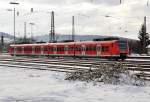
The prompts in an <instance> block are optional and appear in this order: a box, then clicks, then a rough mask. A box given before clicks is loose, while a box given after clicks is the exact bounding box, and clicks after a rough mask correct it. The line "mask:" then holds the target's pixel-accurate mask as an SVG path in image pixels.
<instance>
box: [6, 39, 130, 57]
mask: <svg viewBox="0 0 150 102" xmlns="http://www.w3.org/2000/svg"><path fill="white" fill-rule="evenodd" d="M14 51H15V52H14ZM8 52H9V54H11V55H12V56H13V55H14V53H15V55H18V56H21V55H22V56H48V57H79V58H82V57H97V58H115V59H125V58H126V57H127V55H128V54H129V47H128V42H127V41H126V40H111V41H83V42H66V43H42V44H15V45H10V47H9V49H8Z"/></svg>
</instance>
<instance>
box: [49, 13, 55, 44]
mask: <svg viewBox="0 0 150 102" xmlns="http://www.w3.org/2000/svg"><path fill="white" fill-rule="evenodd" d="M49 42H55V23H54V11H52V12H51V30H50V34H49Z"/></svg>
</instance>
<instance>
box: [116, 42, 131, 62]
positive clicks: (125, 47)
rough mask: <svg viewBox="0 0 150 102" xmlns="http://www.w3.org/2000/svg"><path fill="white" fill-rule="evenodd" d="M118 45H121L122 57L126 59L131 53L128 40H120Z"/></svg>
mask: <svg viewBox="0 0 150 102" xmlns="http://www.w3.org/2000/svg"><path fill="white" fill-rule="evenodd" d="M118 45H119V53H120V59H122V60H124V59H126V58H127V55H128V54H129V47H128V41H127V40H119V41H118Z"/></svg>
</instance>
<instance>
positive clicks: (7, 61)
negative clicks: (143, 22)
mask: <svg viewBox="0 0 150 102" xmlns="http://www.w3.org/2000/svg"><path fill="white" fill-rule="evenodd" d="M115 62H118V61H109V60H93V59H63V58H62V59H45V58H16V59H15V61H14V60H13V58H4V59H0V66H9V67H17V68H29V69H38V70H50V71H59V72H73V71H76V70H89V69H90V68H91V67H93V66H95V67H96V66H99V65H100V64H102V63H103V64H107V63H115ZM120 62H121V63H122V64H123V65H124V66H126V67H127V68H128V70H131V71H135V72H136V74H137V75H140V76H142V77H146V79H150V60H128V59H127V60H125V61H120ZM141 71H142V72H144V73H147V72H148V73H147V74H146V76H145V75H143V74H139V73H140V72H141Z"/></svg>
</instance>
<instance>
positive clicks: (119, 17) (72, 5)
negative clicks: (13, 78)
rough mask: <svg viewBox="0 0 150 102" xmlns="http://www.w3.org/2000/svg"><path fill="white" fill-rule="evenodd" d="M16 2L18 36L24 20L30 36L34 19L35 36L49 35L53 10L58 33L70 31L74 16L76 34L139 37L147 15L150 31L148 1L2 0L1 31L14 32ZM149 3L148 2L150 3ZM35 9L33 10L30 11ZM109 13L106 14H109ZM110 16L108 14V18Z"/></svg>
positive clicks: (148, 30)
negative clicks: (13, 3)
mask: <svg viewBox="0 0 150 102" xmlns="http://www.w3.org/2000/svg"><path fill="white" fill-rule="evenodd" d="M11 1H16V2H19V3H20V4H19V5H16V6H15V8H16V10H17V11H19V16H17V17H16V36H23V34H24V22H27V33H28V37H30V32H31V26H30V25H29V23H31V22H33V23H35V25H34V26H33V32H34V36H35V35H42V34H48V33H49V31H50V25H51V21H50V20H51V16H50V12H51V11H52V10H53V11H54V12H55V27H56V28H55V31H56V33H57V34H70V33H71V19H72V16H75V32H76V34H84V35H85V34H98V35H111V36H112V35H113V36H121V37H127V38H134V39H137V38H138V37H137V35H138V31H139V29H140V27H141V24H142V23H143V18H144V16H147V32H148V33H150V2H149V0H122V3H121V4H120V0H0V15H1V16H0V32H7V33H10V34H12V35H13V11H10V10H9V11H8V9H13V8H14V5H10V4H9V2H11ZM147 4H148V5H147ZM31 8H33V13H31V12H30V10H31ZM106 16H107V17H106ZM108 16H109V17H108Z"/></svg>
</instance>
